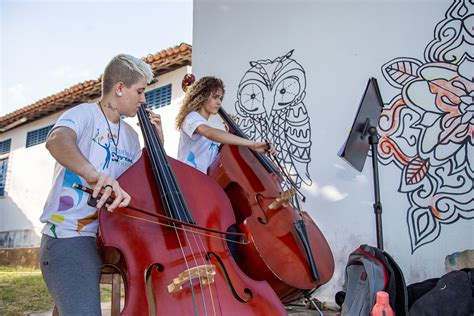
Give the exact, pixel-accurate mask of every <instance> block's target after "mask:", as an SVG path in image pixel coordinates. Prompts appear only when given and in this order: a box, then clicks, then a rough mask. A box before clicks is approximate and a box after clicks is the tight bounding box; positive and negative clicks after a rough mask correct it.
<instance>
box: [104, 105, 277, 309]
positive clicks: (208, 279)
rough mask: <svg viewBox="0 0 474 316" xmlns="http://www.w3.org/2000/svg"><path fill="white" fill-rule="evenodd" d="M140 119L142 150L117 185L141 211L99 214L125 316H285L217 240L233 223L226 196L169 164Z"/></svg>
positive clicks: (189, 169) (181, 167)
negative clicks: (118, 280)
mask: <svg viewBox="0 0 474 316" xmlns="http://www.w3.org/2000/svg"><path fill="white" fill-rule="evenodd" d="M138 117H139V121H140V126H141V129H142V132H143V137H144V140H145V149H144V150H143V153H142V157H141V158H140V159H139V160H138V161H137V162H136V163H135V164H134V165H133V166H132V167H131V168H130V169H128V170H127V171H126V172H125V173H124V174H123V175H122V176H120V177H119V178H118V180H119V182H120V185H121V187H122V188H123V189H124V190H125V191H127V192H128V193H129V194H130V195H131V196H132V197H133V204H134V206H136V207H134V208H132V207H126V208H118V209H116V210H115V211H114V212H107V211H100V212H99V238H98V241H99V244H100V248H101V249H102V253H103V256H104V258H103V261H104V264H105V265H106V266H109V267H113V268H114V269H115V270H116V271H118V272H120V274H121V275H122V278H123V280H124V286H125V305H124V308H123V310H122V312H121V315H191V314H193V315H285V314H286V312H285V310H284V307H283V305H282V304H281V302H280V301H279V299H278V297H277V296H276V295H275V293H274V292H273V291H272V290H271V287H270V286H269V285H268V284H267V283H266V282H258V281H255V280H252V279H250V278H249V277H248V276H246V275H245V274H244V273H243V272H242V271H241V270H240V269H239V267H238V266H237V264H236V263H235V262H234V260H233V258H232V256H231V254H230V252H229V249H228V248H227V243H226V241H225V240H226V239H225V237H224V238H223V237H222V235H220V234H215V233H214V232H225V228H226V227H228V226H229V225H231V224H232V223H234V222H235V219H234V216H233V212H232V209H231V205H230V202H229V200H228V198H227V197H226V195H225V193H224V191H223V190H222V189H221V188H220V187H219V186H218V185H217V183H215V181H214V180H212V179H211V178H209V177H208V176H206V175H204V174H202V173H201V172H199V171H197V170H195V169H194V168H192V167H189V166H187V165H186V164H183V163H181V162H179V161H177V160H174V159H172V158H169V157H167V156H166V154H165V152H164V149H163V147H162V145H161V143H160V141H159V139H158V137H157V135H156V133H155V130H154V128H153V127H152V125H151V123H150V121H149V120H148V117H147V114H146V112H145V110H144V106H142V107H141V108H140V109H139V112H138ZM209 196H212V197H213V198H212V199H209ZM140 209H141V210H147V211H141V212H137V210H140ZM157 218H161V220H159V221H157ZM163 219H165V220H163ZM166 219H168V220H166ZM179 223H183V225H182V224H179ZM201 228H202V229H201ZM224 236H225V235H224Z"/></svg>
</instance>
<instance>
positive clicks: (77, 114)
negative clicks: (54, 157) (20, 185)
mask: <svg viewBox="0 0 474 316" xmlns="http://www.w3.org/2000/svg"><path fill="white" fill-rule="evenodd" d="M109 125H110V129H111V131H110V132H109ZM109 125H107V121H106V118H105V116H104V114H103V113H102V111H101V110H100V108H99V106H98V105H97V104H95V103H90V104H80V105H78V106H75V107H74V108H72V109H70V110H68V111H66V112H65V113H63V115H61V117H60V118H59V119H58V121H57V122H56V124H55V125H54V127H53V129H52V130H51V131H53V130H54V129H55V128H57V127H60V126H65V127H69V128H70V129H72V130H73V131H74V132H75V133H76V135H77V146H78V147H79V149H80V151H81V153H82V154H83V155H84V157H85V158H86V159H87V160H88V161H89V162H90V163H91V164H92V165H93V166H94V167H95V168H96V170H97V171H98V172H103V173H107V174H108V175H110V176H111V177H112V178H114V179H116V178H117V177H119V176H120V175H121V174H122V173H123V172H124V171H125V170H127V169H128V168H129V167H130V166H131V165H132V164H133V163H135V162H136V161H137V160H138V159H139V158H140V155H141V149H140V143H139V141H138V135H137V133H136V132H135V131H134V130H133V128H132V127H131V126H130V125H128V124H127V123H126V122H124V121H123V120H121V122H120V136H118V132H119V124H118V123H117V124H113V123H112V122H110V121H109ZM113 140H115V143H117V141H118V146H117V147H118V148H115V144H114V141H113ZM73 183H79V184H82V185H84V186H89V185H88V184H87V182H86V181H85V180H84V179H83V178H81V177H79V176H78V175H76V174H74V173H73V172H72V171H70V170H68V169H66V168H64V167H63V166H62V165H60V164H59V163H56V166H55V170H54V178H53V187H52V188H51V191H50V193H49V196H48V199H47V201H46V204H45V206H44V210H43V214H42V215H41V217H40V220H41V222H43V223H46V225H45V227H44V228H43V231H42V232H43V234H47V235H50V236H52V237H58V238H69V237H77V236H95V235H96V233H97V228H98V220H97V209H95V208H93V207H91V206H89V205H87V199H88V197H89V195H88V194H87V193H84V192H82V191H80V190H77V189H73V188H72V185H73Z"/></svg>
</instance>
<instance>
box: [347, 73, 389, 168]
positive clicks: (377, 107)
mask: <svg viewBox="0 0 474 316" xmlns="http://www.w3.org/2000/svg"><path fill="white" fill-rule="evenodd" d="M382 109H383V101H382V97H381V95H380V91H379V86H378V84H377V79H375V78H370V79H369V82H368V83H367V86H366V87H365V91H364V94H363V96H362V100H361V101H360V103H359V108H358V109H357V114H356V116H355V118H354V121H353V123H352V128H351V129H350V133H349V135H348V137H347V140H346V142H345V143H344V145H343V147H342V148H341V150H340V151H339V153H338V155H339V157H341V158H342V159H344V160H345V161H346V162H347V163H349V164H350V165H351V166H352V167H354V169H356V170H357V171H359V172H362V170H363V169H364V164H365V159H366V158H367V153H368V151H369V147H370V144H369V140H368V137H369V127H371V126H373V127H376V126H377V125H378V123H379V119H380V113H381V112H382Z"/></svg>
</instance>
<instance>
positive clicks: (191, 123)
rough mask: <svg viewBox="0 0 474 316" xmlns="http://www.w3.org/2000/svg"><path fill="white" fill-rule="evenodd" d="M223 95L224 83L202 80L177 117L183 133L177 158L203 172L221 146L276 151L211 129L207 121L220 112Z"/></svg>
mask: <svg viewBox="0 0 474 316" xmlns="http://www.w3.org/2000/svg"><path fill="white" fill-rule="evenodd" d="M224 93H225V89H224V83H223V82H222V80H220V79H218V78H215V77H203V78H201V79H199V80H197V81H196V82H194V83H193V84H192V85H191V86H190V87H189V88H188V89H187V90H186V95H185V97H184V100H183V104H182V105H181V108H180V110H179V112H178V115H177V117H176V128H177V129H178V130H179V131H180V139H179V147H178V159H179V160H181V161H183V162H185V163H187V164H188V165H190V166H192V167H194V168H196V169H198V170H200V171H202V172H203V173H207V168H208V167H209V165H210V164H211V163H212V162H213V161H214V159H215V158H216V156H217V152H218V147H219V143H222V144H229V145H238V146H246V147H249V148H250V149H253V150H255V151H257V152H259V153H264V152H266V151H269V152H270V153H274V151H275V150H274V148H273V146H272V144H271V143H267V142H256V141H253V140H249V139H245V138H242V137H239V136H236V135H234V134H231V133H228V132H226V131H223V130H220V129H217V128H214V127H211V126H210V124H209V122H208V120H209V118H210V117H211V115H213V114H217V113H218V112H219V109H220V107H221V103H222V100H223V98H224Z"/></svg>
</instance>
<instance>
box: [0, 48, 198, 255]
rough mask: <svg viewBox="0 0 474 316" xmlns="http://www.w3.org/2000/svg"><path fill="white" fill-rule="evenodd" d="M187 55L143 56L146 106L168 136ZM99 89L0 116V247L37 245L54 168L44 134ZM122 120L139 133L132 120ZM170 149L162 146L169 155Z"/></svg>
mask: <svg viewBox="0 0 474 316" xmlns="http://www.w3.org/2000/svg"><path fill="white" fill-rule="evenodd" d="M191 57H192V47H191V45H188V44H185V43H183V44H180V45H178V46H174V47H170V48H168V49H164V50H162V51H160V52H158V53H156V54H150V55H148V56H147V57H144V58H143V60H144V61H146V62H147V63H148V64H150V65H151V67H152V70H153V73H154V76H155V80H154V82H153V83H152V84H150V85H149V86H148V88H147V90H146V92H145V94H146V97H147V106H149V107H150V108H152V109H154V111H157V112H159V113H160V114H161V116H162V118H163V128H164V131H165V133H166V134H167V135H168V134H169V135H173V133H176V131H175V130H174V126H173V122H174V118H175V116H176V113H177V110H178V106H179V104H180V101H181V100H182V97H183V94H184V93H183V91H182V89H181V80H182V78H183V76H184V75H185V74H186V73H189V72H191ZM100 90H101V79H100V78H99V79H95V80H87V81H84V82H81V83H78V84H76V85H74V86H72V87H69V88H66V89H64V90H63V91H60V92H58V93H55V94H53V95H51V96H47V97H45V98H43V99H41V100H38V101H36V102H35V103H33V104H30V105H28V106H25V107H23V108H20V109H18V110H16V111H14V112H12V113H9V114H7V115H4V116H2V117H0V214H1V216H2V220H0V248H16V247H35V246H38V245H39V240H40V231H41V229H42V224H41V223H40V222H39V216H40V215H41V212H42V208H43V205H44V203H45V201H46V197H47V196H48V193H49V189H50V186H51V182H52V176H53V170H54V165H55V160H54V159H53V157H51V155H50V154H49V152H48V151H47V150H46V148H45V141H46V136H47V134H48V132H49V130H50V129H51V128H52V126H53V125H54V123H55V122H56V120H57V119H58V118H59V116H60V115H61V114H62V113H63V112H64V111H65V110H67V109H69V108H71V107H73V106H76V105H78V104H81V103H85V102H96V101H97V100H98V99H99V97H100V93H101V92H100ZM126 120H127V121H128V122H129V123H130V124H131V125H132V126H134V127H136V129H137V130H138V129H139V128H138V126H137V124H136V123H135V121H136V119H135V118H134V119H130V118H128V119H126ZM139 134H140V133H139ZM171 137H172V136H171ZM175 146H177V144H176V142H172V141H170V142H165V148H166V150H167V153H169V154H170V155H173V154H174V153H175V152H176V150H177V148H175Z"/></svg>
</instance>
